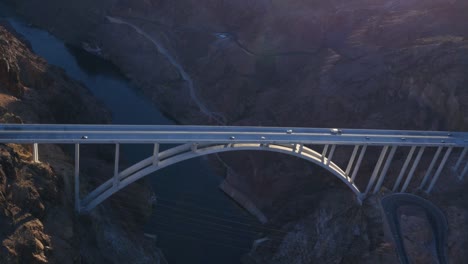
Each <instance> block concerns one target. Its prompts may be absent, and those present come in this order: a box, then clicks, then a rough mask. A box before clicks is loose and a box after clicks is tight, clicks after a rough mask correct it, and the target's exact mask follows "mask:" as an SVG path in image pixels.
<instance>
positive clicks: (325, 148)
mask: <svg viewBox="0 0 468 264" xmlns="http://www.w3.org/2000/svg"><path fill="white" fill-rule="evenodd" d="M328 147H329V145H325V146H324V147H323V151H322V163H324V162H325V156H326V155H327V151H328Z"/></svg>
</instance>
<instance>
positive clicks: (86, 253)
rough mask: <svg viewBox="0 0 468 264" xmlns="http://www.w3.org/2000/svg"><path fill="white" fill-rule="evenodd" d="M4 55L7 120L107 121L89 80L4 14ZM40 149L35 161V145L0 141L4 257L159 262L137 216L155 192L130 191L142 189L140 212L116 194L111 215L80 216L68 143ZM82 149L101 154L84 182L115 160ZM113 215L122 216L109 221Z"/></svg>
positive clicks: (0, 83) (0, 254) (0, 48)
mask: <svg viewBox="0 0 468 264" xmlns="http://www.w3.org/2000/svg"><path fill="white" fill-rule="evenodd" d="M0 56H1V57H0V120H1V122H2V123H99V124H102V123H108V122H109V114H108V112H107V111H106V110H105V109H104V108H103V106H102V105H101V104H100V103H99V102H97V101H96V100H95V99H94V98H93V97H92V96H91V95H90V93H89V91H88V90H87V89H86V88H85V87H83V86H82V85H81V84H80V83H78V82H76V81H74V80H71V79H70V78H69V77H68V76H67V75H66V74H65V72H64V71H63V70H62V69H60V68H58V67H55V66H52V65H49V64H47V62H46V61H44V60H43V59H42V58H40V57H38V56H36V55H35V54H33V53H32V51H31V50H30V47H29V45H28V44H27V43H26V42H24V41H23V40H21V37H20V36H19V35H18V34H16V33H15V32H14V30H13V29H12V28H11V27H10V26H9V25H8V23H7V22H5V21H2V22H0ZM39 151H40V161H41V162H40V163H33V162H32V157H31V146H27V145H11V144H9V145H0V208H1V210H0V230H2V231H1V232H0V241H1V243H2V245H1V250H0V263H77V262H80V263H105V262H109V261H111V262H114V263H117V262H120V261H122V260H123V261H126V263H130V262H131V261H132V260H133V259H135V258H136V259H140V260H141V261H142V262H141V263H161V257H160V256H159V254H158V250H157V249H156V248H154V242H152V241H146V240H145V239H144V238H143V234H142V232H141V231H140V229H139V224H140V222H138V221H137V219H144V217H145V215H146V213H144V212H145V211H148V208H149V205H148V203H147V202H146V201H148V199H149V196H150V195H151V193H150V192H149V190H148V189H147V188H146V187H144V185H143V184H137V185H135V186H133V187H132V188H131V189H129V190H127V192H130V193H138V194H139V195H132V197H133V199H135V202H136V203H137V204H142V208H139V211H138V210H135V212H132V213H126V212H123V211H122V210H120V209H119V207H118V203H117V202H116V201H118V199H119V198H118V197H116V199H114V200H113V201H110V202H109V203H107V204H106V205H105V206H103V207H102V208H101V210H106V213H105V214H102V213H101V212H99V211H95V212H94V213H93V214H92V215H90V216H77V215H76V213H75V212H74V209H73V182H72V181H71V179H72V177H73V176H72V175H73V165H72V160H71V158H70V155H69V154H68V150H67V148H61V147H58V146H53V145H40V149H39ZM97 153H99V155H98V154H97ZM84 155H85V157H86V158H87V159H89V160H90V161H95V163H94V164H93V163H91V162H88V163H87V164H88V165H87V166H85V167H84V168H83V170H84V171H85V173H84V174H83V177H82V180H83V183H84V185H85V186H84V187H83V188H86V186H87V185H90V184H91V183H92V181H90V179H91V178H93V179H95V178H96V177H95V176H96V175H101V174H96V173H97V172H99V171H98V168H100V169H103V168H105V167H106V166H107V167H110V166H111V165H106V164H107V163H106V162H105V160H103V156H106V155H107V156H110V155H111V154H110V153H109V152H108V151H107V150H102V151H99V152H98V151H96V150H95V149H87V150H85V153H84ZM102 175H105V174H102ZM90 176H94V177H90ZM103 177H104V176H103ZM127 194H128V193H127ZM145 205H146V207H145ZM112 216H115V217H119V218H121V219H123V222H122V223H115V224H114V225H109V224H108V219H109V218H111V217H112ZM78 219H79V221H78ZM123 223H125V224H123ZM83 241H86V243H84V242H83ZM145 241H146V242H145Z"/></svg>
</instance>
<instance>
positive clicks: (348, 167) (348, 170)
mask: <svg viewBox="0 0 468 264" xmlns="http://www.w3.org/2000/svg"><path fill="white" fill-rule="evenodd" d="M358 150H359V145H356V146H354V149H353V154H351V158H349V161H348V166H346V172H345V175H346V176H347V177H349V173H350V172H351V168H352V167H353V164H354V160H355V159H356V155H357V152H358Z"/></svg>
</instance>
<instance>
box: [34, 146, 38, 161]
mask: <svg viewBox="0 0 468 264" xmlns="http://www.w3.org/2000/svg"><path fill="white" fill-rule="evenodd" d="M33 162H34V163H39V145H38V144H37V143H34V144H33Z"/></svg>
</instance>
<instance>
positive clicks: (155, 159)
mask: <svg viewBox="0 0 468 264" xmlns="http://www.w3.org/2000/svg"><path fill="white" fill-rule="evenodd" d="M158 164H159V144H158V143H156V144H154V150H153V166H158Z"/></svg>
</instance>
